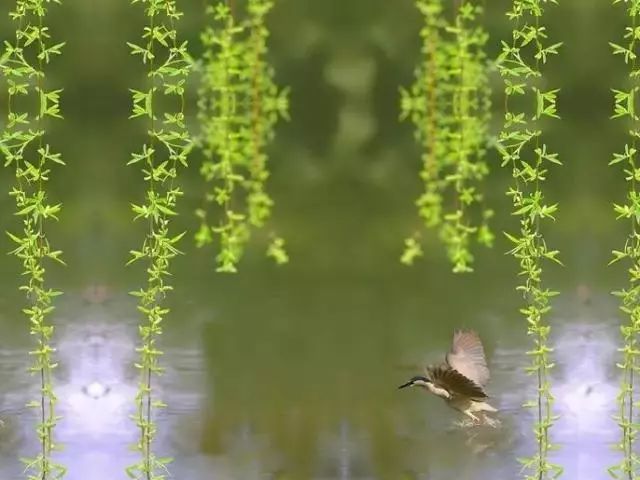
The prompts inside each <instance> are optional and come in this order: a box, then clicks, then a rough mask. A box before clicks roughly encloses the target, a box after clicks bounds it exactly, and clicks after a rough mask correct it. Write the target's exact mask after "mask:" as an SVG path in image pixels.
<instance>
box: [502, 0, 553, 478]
mask: <svg viewBox="0 0 640 480" xmlns="http://www.w3.org/2000/svg"><path fill="white" fill-rule="evenodd" d="M543 3H546V2H545V1H544V0H513V4H512V7H511V10H510V11H509V12H508V13H507V16H508V17H509V19H510V20H511V21H512V22H514V23H515V24H516V27H515V28H514V30H513V36H512V41H511V43H508V42H502V53H501V54H500V57H499V60H498V64H499V65H498V66H499V70H500V73H501V75H502V77H503V79H504V82H505V95H506V101H505V105H506V111H505V123H504V128H503V131H502V132H501V133H500V145H499V150H500V154H501V156H502V165H503V166H510V167H511V168H512V171H513V179H514V183H513V185H512V186H511V188H510V189H509V191H508V192H507V195H508V196H509V197H510V198H511V200H512V201H513V207H514V211H513V214H514V215H517V216H518V217H519V218H520V232H519V234H517V235H510V234H506V235H507V237H508V239H509V240H510V241H511V242H513V245H514V246H513V249H512V250H511V251H510V253H511V254H512V255H513V256H514V258H516V259H517V260H518V261H519V263H520V270H521V271H520V275H521V277H522V278H523V279H524V281H523V283H522V284H521V285H519V286H518V287H517V290H518V291H520V292H522V294H523V296H524V299H525V302H526V304H525V306H524V307H523V308H522V309H521V312H522V313H523V314H524V315H525V317H526V319H527V325H528V327H527V334H528V335H530V336H531V337H532V340H533V348H532V350H531V351H529V352H527V354H528V355H529V356H531V366H530V367H528V368H527V372H528V373H529V374H531V375H533V376H535V377H536V383H537V385H536V386H537V389H536V392H537V397H536V399H534V400H532V401H530V402H527V403H526V404H525V406H527V407H530V408H532V409H534V410H535V412H536V424H535V427H534V432H535V436H536V442H537V447H538V448H537V450H538V451H537V453H536V454H535V455H533V456H531V457H530V458H527V459H523V460H522V462H523V465H524V469H525V472H526V477H525V478H527V479H528V480H529V479H530V480H543V479H549V478H557V477H558V476H559V475H560V474H561V473H562V468H561V467H560V466H558V465H556V464H553V463H551V462H550V461H549V451H550V450H551V449H552V448H553V446H552V444H551V440H550V438H549V433H550V429H551V427H552V426H553V423H554V421H555V419H556V417H555V416H554V415H553V410H552V408H553V396H552V394H551V386H550V382H549V372H550V370H551V369H552V367H553V363H552V362H551V360H550V354H551V353H552V351H553V350H552V348H550V347H549V345H548V340H549V333H550V331H551V327H550V326H549V325H548V323H547V322H546V321H545V319H546V314H548V312H549V310H550V309H551V307H550V304H549V303H550V299H551V297H553V296H554V295H557V292H554V291H552V290H549V289H548V288H546V287H545V286H544V285H543V283H542V272H543V261H544V260H551V261H553V262H556V263H560V261H559V260H558V258H557V257H558V253H559V252H558V251H557V250H549V249H548V248H547V245H546V242H545V240H544V237H543V235H542V231H541V223H542V221H543V220H545V219H547V218H550V219H554V217H553V215H554V213H555V212H556V210H557V204H549V203H547V202H546V200H545V197H544V192H543V190H542V185H543V182H544V181H545V180H546V178H547V174H548V166H549V165H551V164H557V165H560V164H561V163H560V161H559V160H558V155H557V154H556V153H551V152H550V151H549V150H548V149H547V145H546V144H545V143H544V141H543V131H542V130H541V129H540V128H541V127H540V125H539V123H540V121H541V120H543V119H544V118H545V117H548V118H558V115H557V113H556V95H557V92H558V90H543V89H542V87H541V82H540V79H541V78H542V72H541V70H540V68H541V66H542V65H544V64H545V63H546V62H547V60H548V58H549V57H550V56H551V55H556V54H557V53H558V49H559V48H560V46H561V43H555V44H547V32H546V27H544V25H542V23H541V19H542V16H543V13H544V10H543ZM549 3H556V2H555V1H553V0H550V2H549ZM517 97H520V98H519V100H518V104H519V105H526V104H529V105H530V106H531V107H530V109H529V110H524V109H523V110H513V109H512V108H513V107H512V104H513V102H514V101H515V100H516V98H517ZM523 100H524V101H523ZM530 119H531V120H530Z"/></svg>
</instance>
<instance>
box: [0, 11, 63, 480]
mask: <svg viewBox="0 0 640 480" xmlns="http://www.w3.org/2000/svg"><path fill="white" fill-rule="evenodd" d="M53 3H58V4H60V1H58V0H54V1H53ZM50 4H51V2H49V1H48V0H16V1H15V6H14V8H13V10H12V11H11V12H10V17H11V19H12V20H13V21H14V22H15V24H16V33H15V40H13V41H5V44H4V45H5V49H4V53H3V56H2V60H1V61H0V70H1V71H2V74H3V77H4V79H5V81H6V84H7V88H8V91H7V99H8V104H7V122H6V126H5V129H4V131H3V133H2V139H1V140H0V150H1V151H2V155H3V156H4V165H5V167H8V168H11V169H13V171H14V173H15V183H14V185H13V187H12V188H11V191H10V195H11V196H12V197H13V199H14V201H15V204H16V212H15V215H16V216H17V217H18V218H19V219H20V221H21V223H22V231H20V232H19V233H18V232H16V233H9V237H10V238H11V240H12V241H13V242H15V244H16V246H15V249H14V250H13V251H12V252H11V253H12V254H13V255H15V256H16V257H17V258H18V259H19V260H20V261H21V263H22V267H23V275H24V283H23V285H22V286H21V287H20V290H22V291H23V292H24V293H25V295H26V297H27V300H28V304H27V306H25V307H24V308H23V310H22V311H23V312H24V313H25V315H26V316H27V317H28V319H29V326H30V327H29V328H30V333H31V335H32V336H33V338H34V339H35V342H36V346H35V348H34V349H33V350H32V351H30V352H29V355H30V356H31V358H32V359H33V363H32V365H31V367H30V368H29V370H30V371H31V372H32V374H34V375H35V376H37V377H38V380H39V387H40V393H39V396H38V398H37V399H34V400H32V401H30V402H29V403H28V404H27V406H28V407H31V408H33V409H34V410H36V411H37V412H38V413H37V415H38V419H39V420H38V424H37V426H36V432H37V436H38V440H39V443H40V448H39V452H38V453H37V454H35V455H34V456H32V457H30V458H26V459H24V460H23V461H24V462H25V464H26V470H25V472H26V473H27V475H28V478H30V479H39V480H49V479H58V478H62V477H63V476H64V475H65V473H66V469H65V467H64V466H62V465H60V464H59V463H57V462H55V461H54V458H53V455H54V451H55V450H56V443H55V439H54V433H55V427H56V425H57V423H58V421H59V419H60V417H59V416H58V415H57V413H56V403H57V397H56V394H55V392H54V387H53V371H54V369H55V368H56V365H57V364H56V362H55V360H54V354H55V351H56V349H55V348H54V346H53V344H52V338H53V334H54V326H53V325H52V324H51V322H50V315H51V313H52V311H53V309H54V306H53V302H54V299H55V297H56V296H58V295H60V294H61V292H59V291H56V290H53V289H52V288H51V287H49V286H48V284H47V282H46V275H45V274H46V269H47V268H48V264H49V263H50V262H51V261H54V262H58V263H63V262H62V259H61V255H62V252H61V251H59V250H55V249H54V248H53V247H52V246H51V245H50V244H49V241H48V239H47V235H46V226H47V225H48V223H49V221H51V220H57V219H58V214H59V213H60V211H61V208H62V207H61V205H60V204H58V203H52V202H51V200H50V198H49V192H47V183H48V181H49V178H50V176H51V174H52V173H53V170H54V167H56V166H59V165H64V162H63V161H62V156H61V154H60V153H55V151H54V149H53V148H52V147H51V146H50V144H49V140H48V137H49V135H48V130H47V120H49V119H59V118H62V113H61V110H60V94H61V92H62V90H61V89H53V88H51V85H50V81H49V80H48V79H47V74H46V71H45V68H46V67H47V65H48V64H49V62H50V61H51V60H52V59H53V58H54V57H55V56H57V55H60V54H61V51H62V47H63V46H64V42H61V43H56V42H55V41H53V40H52V35H51V32H50V30H49V27H48V26H47V24H46V21H47V15H48V12H49V7H50V6H51V5H50Z"/></svg>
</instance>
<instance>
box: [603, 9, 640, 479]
mask: <svg viewBox="0 0 640 480" xmlns="http://www.w3.org/2000/svg"><path fill="white" fill-rule="evenodd" d="M613 3H614V4H615V3H620V0H614V2H613ZM625 8H626V12H627V16H628V25H627V27H626V29H625V30H626V32H625V34H624V42H623V43H622V44H617V43H611V44H610V45H611V47H612V49H613V53H614V55H620V56H621V57H623V58H624V62H625V64H626V65H627V67H628V68H629V84H628V86H627V87H626V88H624V89H620V90H615V89H614V90H613V93H614V112H613V115H612V118H622V119H626V120H627V121H628V122H629V123H630V126H629V134H628V140H627V142H626V144H625V146H624V150H622V151H621V152H620V153H614V155H613V159H612V160H611V161H610V162H609V165H616V164H622V166H623V167H624V173H625V179H626V181H627V183H628V192H627V196H626V201H625V203H623V204H621V205H617V204H614V211H615V213H616V214H617V218H618V219H624V220H626V221H628V222H629V223H630V229H629V230H630V232H629V237H628V238H627V241H626V242H625V245H624V248H623V249H622V250H614V251H613V260H612V261H611V263H614V262H617V261H619V260H623V259H625V260H626V261H627V262H628V263H629V286H628V288H625V289H622V290H620V291H617V292H614V295H616V296H617V297H619V298H620V300H621V303H622V305H621V306H620V309H621V310H622V311H623V312H624V313H625V315H627V316H628V322H627V323H626V324H625V325H623V326H622V327H621V328H620V330H621V332H622V338H623V341H624V346H623V347H622V348H621V349H620V352H621V353H622V361H621V362H619V363H618V364H617V365H618V367H619V368H620V369H621V370H622V382H621V386H620V392H619V394H618V407H619V410H618V414H617V417H616V420H617V422H618V425H619V426H620V429H621V431H622V438H621V440H620V443H619V444H618V447H619V449H620V450H621V452H622V454H623V456H622V460H621V461H620V463H619V464H618V465H614V466H612V467H611V468H610V469H609V473H610V474H611V476H612V477H613V478H625V479H629V480H631V479H635V478H638V457H637V454H636V453H635V451H634V450H635V444H636V438H637V435H638V422H637V413H636V412H635V411H634V409H635V408H636V407H637V402H638V401H637V399H636V396H635V395H634V384H635V380H634V375H635V374H636V372H637V370H638V368H639V367H640V362H639V359H638V356H639V355H638V334H640V301H639V300H640V229H639V228H638V226H639V222H640V220H639V219H640V194H639V193H638V191H637V182H638V179H640V169H639V168H638V165H637V158H638V155H637V154H638V151H637V147H638V145H637V144H638V137H640V117H639V116H638V114H637V113H636V110H635V101H636V100H635V98H636V93H637V92H638V90H640V82H639V81H638V78H639V77H640V69H639V68H638V67H637V60H636V59H637V47H638V40H640V0H630V1H629V2H625ZM634 419H635V420H634Z"/></svg>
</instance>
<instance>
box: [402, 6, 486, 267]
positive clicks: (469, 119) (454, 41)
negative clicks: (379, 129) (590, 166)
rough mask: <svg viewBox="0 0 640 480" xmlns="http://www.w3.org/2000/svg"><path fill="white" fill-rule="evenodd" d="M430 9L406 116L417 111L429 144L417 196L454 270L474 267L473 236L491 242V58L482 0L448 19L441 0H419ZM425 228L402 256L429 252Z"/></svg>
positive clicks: (415, 118) (418, 129)
mask: <svg viewBox="0 0 640 480" xmlns="http://www.w3.org/2000/svg"><path fill="white" fill-rule="evenodd" d="M416 5H417V7H418V9H419V10H420V12H421V13H422V14H423V16H424V26H423V28H422V30H421V36H422V56H423V59H422V61H421V63H420V65H419V66H418V67H417V69H416V73H415V77H416V79H415V82H414V84H413V85H412V86H411V87H410V88H409V90H407V89H404V88H401V89H400V93H401V119H411V121H412V122H413V123H414V124H415V136H416V139H417V140H418V142H419V143H420V145H421V147H422V150H423V152H422V170H421V172H420V177H421V178H422V180H423V192H422V194H421V195H420V197H419V198H418V199H417V200H416V205H417V207H418V213H419V216H420V218H421V220H422V222H423V224H424V226H425V227H426V228H436V229H437V230H438V233H439V236H440V238H441V239H442V241H443V243H444V245H445V246H446V249H447V254H448V257H449V259H450V261H451V263H452V264H453V271H454V272H470V271H472V270H473V269H472V264H473V261H474V257H473V254H472V252H471V248H472V243H473V242H474V241H476V242H478V243H480V244H483V245H486V246H491V245H492V243H493V234H492V233H491V230H490V229H489V226H488V220H489V219H490V218H491V216H492V215H493V213H492V211H491V210H489V209H487V208H485V206H484V198H483V194H482V183H483V180H484V178H485V177H486V175H487V174H488V172H489V169H488V166H487V163H486V161H485V160H484V157H485V153H486V150H487V143H488V131H487V125H488V123H489V122H488V120H489V115H490V90H489V84H488V78H487V68H488V62H487V57H486V53H485V51H484V46H485V44H486V42H487V39H488V36H487V33H486V32H485V30H484V29H483V27H482V23H481V19H482V12H483V8H482V6H481V5H480V4H479V2H474V1H471V0H464V1H462V2H459V4H458V7H457V8H456V9H455V18H454V20H453V22H449V21H447V19H446V14H447V12H448V8H447V5H448V4H446V3H444V2H442V0H417V1H416ZM422 252H423V250H422V246H421V242H420V234H419V233H415V234H414V235H413V236H411V237H409V238H408V239H407V240H406V241H405V250H404V252H403V255H402V257H401V261H402V262H403V263H406V264H412V263H413V261H414V260H415V258H416V257H419V256H421V255H422Z"/></svg>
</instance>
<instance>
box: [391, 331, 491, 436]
mask: <svg viewBox="0 0 640 480" xmlns="http://www.w3.org/2000/svg"><path fill="white" fill-rule="evenodd" d="M489 377H490V375H489V368H488V367H487V360H486V358H485V355H484V348H483V347H482V341H481V340H480V336H479V335H478V333H477V332H475V331H473V330H455V331H454V332H453V342H452V345H451V350H449V352H448V353H447V354H446V356H445V362H444V363H441V364H440V365H431V366H428V367H427V368H426V376H423V375H417V376H414V377H413V378H411V380H409V381H408V382H407V383H404V384H402V385H400V386H399V387H398V389H402V388H405V387H420V388H422V389H424V390H426V391H428V392H430V393H433V394H434V395H437V396H438V397H440V398H442V399H444V401H445V402H446V403H447V405H448V406H449V407H451V408H453V409H455V410H458V411H459V412H461V413H463V414H464V415H466V416H467V417H468V418H469V419H470V420H471V422H472V425H482V424H485V425H489V426H492V427H497V426H498V425H499V423H500V422H499V421H498V420H497V419H494V418H491V417H489V416H488V415H487V413H495V412H497V411H498V410H497V409H496V408H494V407H492V406H491V405H489V403H487V401H486V400H487V398H489V397H488V395H487V394H486V392H485V390H484V388H485V386H486V384H487V382H488V381H489Z"/></svg>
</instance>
